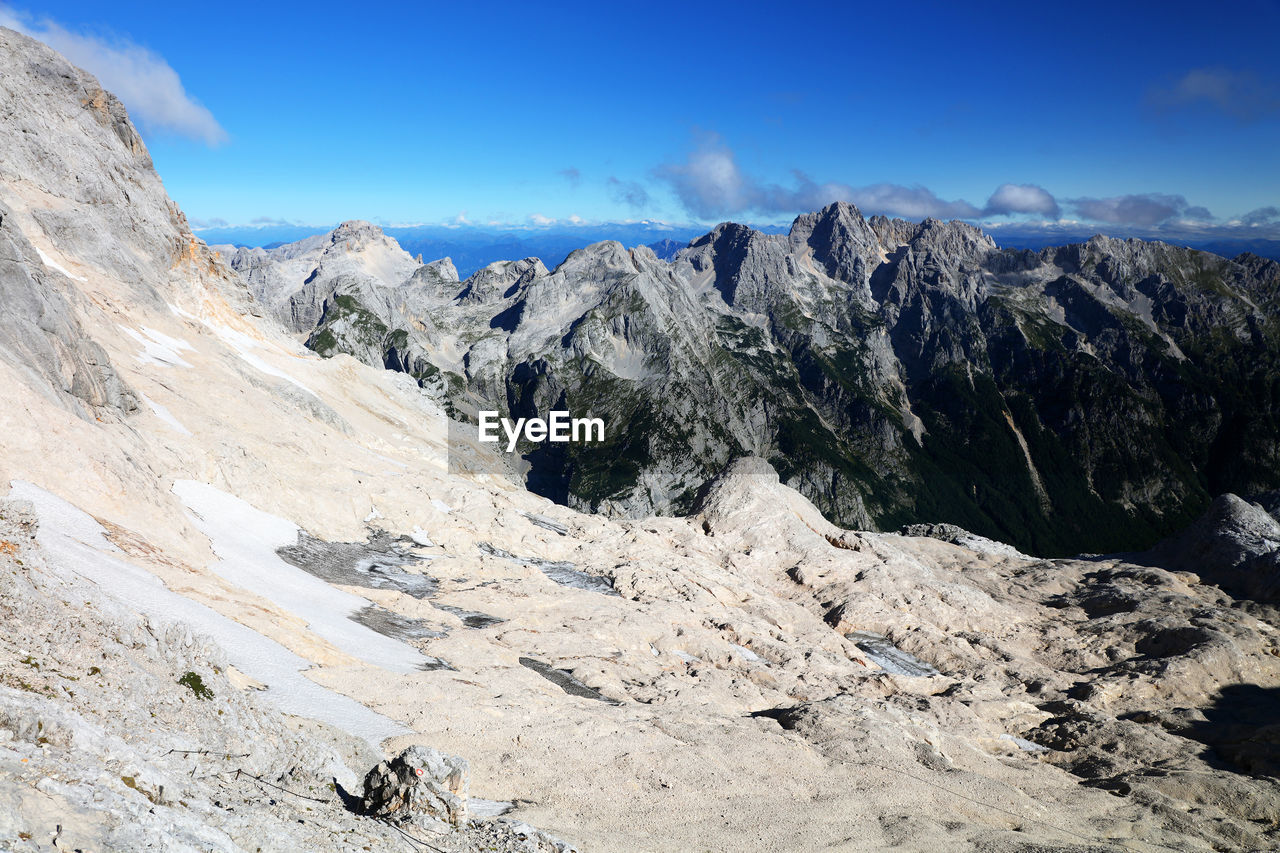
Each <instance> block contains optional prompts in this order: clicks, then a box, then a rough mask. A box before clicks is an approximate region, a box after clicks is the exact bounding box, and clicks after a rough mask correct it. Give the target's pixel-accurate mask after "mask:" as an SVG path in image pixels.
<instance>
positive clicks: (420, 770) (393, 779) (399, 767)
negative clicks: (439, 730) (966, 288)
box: [363, 746, 471, 827]
mask: <svg viewBox="0 0 1280 853" xmlns="http://www.w3.org/2000/svg"><path fill="white" fill-rule="evenodd" d="M470 774H471V768H470V765H468V764H467V761H466V759H465V758H458V757H457V756H453V755H446V754H444V753H443V752H441V751H439V750H438V749H433V748H431V747H429V746H411V747H409V748H408V749H406V750H405V751H404V752H402V753H400V754H399V755H397V756H396V757H395V758H393V759H391V760H390V761H383V762H382V763H381V764H379V765H378V766H377V767H374V768H373V769H372V770H370V771H369V773H368V774H367V775H366V776H365V777H364V800H363V808H364V813H365V814H368V815H373V816H375V817H390V818H395V819H396V820H399V821H404V822H408V823H419V822H422V821H423V820H427V821H440V822H442V823H447V824H449V825H451V826H454V827H463V826H466V823H467V792H468V789H469V786H470Z"/></svg>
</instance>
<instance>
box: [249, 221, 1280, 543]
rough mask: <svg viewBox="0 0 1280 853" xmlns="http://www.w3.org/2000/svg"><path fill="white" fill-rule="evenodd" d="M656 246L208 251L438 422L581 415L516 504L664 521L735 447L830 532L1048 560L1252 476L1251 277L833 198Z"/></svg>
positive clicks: (347, 231)
mask: <svg viewBox="0 0 1280 853" xmlns="http://www.w3.org/2000/svg"><path fill="white" fill-rule="evenodd" d="M665 248H666V250H667V251H666V254H668V255H669V256H670V260H666V259H663V258H659V257H658V256H657V255H656V254H655V253H654V252H653V251H652V250H651V249H649V248H647V247H638V248H633V249H627V248H625V247H624V246H623V245H622V244H620V243H617V242H603V243H597V244H593V245H591V246H588V247H585V248H582V249H580V250H577V251H575V252H573V253H572V254H570V255H569V256H568V257H567V258H566V259H565V260H564V261H563V262H562V263H560V264H559V265H558V266H556V267H555V268H554V269H548V268H547V267H546V266H545V265H544V264H543V263H542V262H541V261H540V260H538V259H536V258H525V259H523V260H518V261H504V262H496V263H493V264H490V265H488V266H487V267H485V268H484V269H482V270H479V271H477V272H475V273H473V274H472V275H471V276H469V277H466V278H465V279H460V277H459V274H458V272H457V270H456V268H455V267H454V265H453V264H452V263H451V261H450V260H449V259H445V260H441V261H433V262H431V263H427V264H423V263H421V262H419V261H417V260H415V259H413V258H412V257H410V255H409V254H408V253H407V252H405V251H404V250H403V249H402V248H401V247H399V246H398V245H397V244H396V242H395V241H394V240H393V239H391V238H390V237H389V236H388V235H386V234H384V233H383V232H382V231H381V230H380V229H378V228H377V227H376V226H372V225H370V224H368V223H360V222H350V223H345V224H343V225H342V226H340V227H339V228H337V229H335V230H334V231H332V232H330V233H328V234H326V235H317V236H314V237H309V238H307V239H305V240H303V241H300V242H297V243H292V244H287V245H285V246H281V247H278V248H275V249H271V250H262V249H250V248H240V249H236V250H232V251H228V253H227V258H228V261H229V263H230V265H231V266H232V267H233V268H234V269H236V270H237V271H239V272H240V273H241V274H242V276H243V277H244V279H245V281H246V282H247V284H248V287H249V289H250V290H251V291H252V293H253V295H254V297H255V298H256V299H257V300H259V301H260V302H261V303H262V304H263V305H264V306H265V308H266V309H267V310H268V311H269V312H270V313H272V314H273V315H274V316H276V317H277V318H278V319H279V320H280V321H281V322H283V323H284V324H285V325H286V327H287V328H289V329H290V330H292V331H293V332H294V333H296V334H298V335H299V336H300V337H301V338H303V339H305V340H306V343H307V346H308V347H310V348H311V349H313V350H315V351H317V352H319V353H320V354H322V355H326V356H331V355H334V354H337V353H346V354H349V355H352V356H354V357H355V358H357V359H359V360H361V361H364V362H365V363H367V364H370V365H375V366H384V367H387V368H389V369H392V370H398V371H401V372H404V373H407V374H409V375H411V376H413V377H414V378H415V379H416V380H417V381H419V382H420V383H421V384H422V385H423V386H424V387H427V388H430V389H433V391H434V393H436V394H437V396H438V398H439V399H440V400H441V401H442V402H446V403H447V404H448V405H449V406H450V407H451V411H454V412H466V411H471V412H474V411H475V410H476V409H478V408H497V409H499V410H501V411H502V412H503V413H504V414H509V415H510V416H512V417H534V416H540V415H541V416H545V415H546V413H547V412H549V411H551V410H553V409H568V410H570V411H572V412H574V413H575V414H579V413H581V414H583V415H586V414H591V415H593V416H600V417H603V418H604V419H605V421H606V423H607V424H608V441H606V442H605V443H603V444H595V445H570V446H563V445H561V446H541V447H537V448H532V447H531V448H528V453H527V454H526V461H527V463H528V471H527V476H526V481H527V484H528V485H529V487H530V488H531V489H533V490H534V491H536V492H538V493H539V494H543V495H546V496H548V497H551V498H552V499H554V500H556V501H558V502H561V503H567V504H568V505H570V506H573V507H575V508H579V509H583V510H587V511H603V512H609V513H613V514H618V515H624V516H632V517H635V516H643V515H646V514H649V513H653V512H658V513H684V512H687V511H688V510H689V509H690V508H691V507H692V506H693V504H694V501H695V499H696V497H697V495H698V492H699V489H700V488H701V486H702V485H703V484H704V483H705V482H707V481H708V480H709V479H710V478H711V477H713V476H714V475H715V473H716V472H718V471H719V470H720V469H721V468H723V466H724V465H726V464H727V463H728V462H730V461H732V460H733V459H735V458H739V457H742V456H748V455H755V456H761V457H764V458H767V459H769V460H770V461H771V462H772V463H773V464H774V466H775V467H776V468H777V469H778V470H779V472H780V473H781V474H782V476H783V480H784V482H786V483H787V484H788V485H790V486H792V487H794V488H796V489H798V490H799V491H800V492H801V493H802V494H804V495H805V496H806V497H808V498H810V499H811V500H813V501H814V503H815V504H816V505H817V506H818V507H819V508H820V509H821V510H822V511H823V512H824V514H825V515H826V516H827V517H828V518H829V519H831V520H832V521H833V522H836V523H838V524H841V525H843V526H851V527H861V528H878V529H896V528H898V527H900V526H902V525H905V524H912V523H921V522H948V523H954V524H957V525H960V526H962V527H965V528H967V529H969V530H972V531H974V532H976V533H979V534H981V535H984V536H988V537H991V538H995V539H1000V540H1002V541H1006V542H1009V543H1011V544H1014V545H1015V546H1017V547H1019V548H1021V549H1023V550H1025V551H1027V552H1030V553H1037V554H1049V555H1051V554H1065V553H1076V552H1078V551H1093V552H1114V551H1124V550H1139V549H1142V548H1146V547H1148V546H1150V545H1151V544H1153V543H1154V542H1155V541H1157V540H1158V539H1160V538H1161V537H1162V536H1165V535H1167V534H1169V533H1171V532H1173V531H1174V530H1177V529H1180V528H1181V527H1183V526H1185V525H1186V524H1187V523H1189V522H1190V521H1191V520H1192V519H1193V518H1195V517H1196V516H1197V515H1199V514H1200V513H1201V512H1202V511H1203V510H1204V509H1205V507H1206V506H1207V505H1208V502H1209V500H1210V499H1211V498H1212V497H1213V496H1214V495H1217V494H1221V493H1223V492H1236V493H1240V494H1256V493H1261V492H1265V491H1267V490H1270V489H1274V488H1276V487H1277V485H1280V453H1278V450H1280V448H1278V447H1277V438H1276V437H1277V430H1276V418H1277V409H1276V407H1277V395H1276V386H1275V382H1276V379H1275V377H1276V376H1277V375H1280V373H1278V369H1280V364H1278V363H1277V361H1278V357H1280V337H1278V332H1280V327H1278V326H1277V309H1278V308H1280V306H1278V305H1277V301H1276V299H1277V291H1278V289H1280V263H1277V262H1275V261H1271V260H1267V259H1264V258H1261V257H1259V256H1256V255H1251V254H1242V255H1239V256H1237V257H1236V258H1234V259H1226V258H1222V257H1219V256H1216V255H1212V254H1209V253H1206V252H1200V251H1196V250H1191V249H1187V248H1183V247H1178V246H1172V245H1169V244H1165V243H1159V242H1145V241H1139V240H1115V239H1110V238H1105V237H1094V238H1092V239H1090V240H1088V241H1087V242H1084V243H1077V244H1071V245H1067V246H1062V247H1058V248H1052V249H1043V250H1040V251H1031V250H1010V249H1000V248H999V247H997V246H996V244H995V243H994V242H993V240H992V239H991V238H990V237H989V236H987V235H986V234H984V233H983V232H982V231H980V230H979V229H977V228H976V227H974V226H971V225H968V224H965V223H962V222H941V221H938V220H932V219H930V220H925V221H924V222H920V223H911V222H906V221H903V220H890V219H886V218H884V217H878V216H877V217H872V218H870V219H867V218H864V217H863V216H862V214H861V213H860V212H859V211H858V210H857V209H856V208H855V207H853V206H851V205H847V204H833V205H831V206H829V207H827V208H824V209H823V210H821V211H817V212H814V213H811V214H806V215H803V216H800V217H798V218H797V219H796V220H795V222H794V224H793V225H792V227H791V229H790V231H789V233H787V234H765V233H762V232H760V231H757V230H754V229H752V228H749V227H746V226H743V225H736V224H732V223H725V224H723V225H720V226H718V227H717V228H715V229H714V230H713V231H711V232H710V233H707V234H704V235H702V236H701V237H698V238H696V239H694V240H692V241H691V242H690V243H689V245H688V246H687V247H685V248H682V249H678V250H676V251H674V252H672V251H671V250H672V249H673V248H674V247H671V246H667V247H665Z"/></svg>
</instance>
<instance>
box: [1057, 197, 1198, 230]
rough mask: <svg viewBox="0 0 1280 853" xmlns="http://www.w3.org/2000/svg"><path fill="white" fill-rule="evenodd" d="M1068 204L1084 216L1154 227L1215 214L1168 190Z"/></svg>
mask: <svg viewBox="0 0 1280 853" xmlns="http://www.w3.org/2000/svg"><path fill="white" fill-rule="evenodd" d="M1067 203H1068V204H1070V205H1071V206H1072V207H1073V208H1075V210H1076V212H1077V213H1078V214H1079V215H1080V216H1081V218H1083V219H1088V220H1091V221H1093V222H1106V223H1110V224H1112V225H1137V226H1141V227H1150V226H1153V225H1162V224H1164V223H1166V222H1170V221H1174V220H1180V221H1187V222H1207V221H1209V220H1211V219H1213V214H1211V213H1210V212H1209V211H1208V210H1206V209H1205V208H1203V207H1197V206H1193V205H1191V204H1188V203H1187V200H1186V199H1185V198H1183V197H1182V196H1180V195H1165V194H1164V193H1138V194H1135V195H1119V196H1112V197H1110V198H1074V199H1069V200H1068V202H1067Z"/></svg>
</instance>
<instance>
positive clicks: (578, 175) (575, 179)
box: [556, 166, 582, 190]
mask: <svg viewBox="0 0 1280 853" xmlns="http://www.w3.org/2000/svg"><path fill="white" fill-rule="evenodd" d="M556 174H557V175H559V176H560V177H562V178H564V179H565V180H566V181H568V182H569V186H571V187H573V188H574V189H575V190H576V189H577V188H578V184H580V183H582V172H580V171H578V169H577V167H575V166H570V167H569V168H567V169H561V170H560V171H559V172H556Z"/></svg>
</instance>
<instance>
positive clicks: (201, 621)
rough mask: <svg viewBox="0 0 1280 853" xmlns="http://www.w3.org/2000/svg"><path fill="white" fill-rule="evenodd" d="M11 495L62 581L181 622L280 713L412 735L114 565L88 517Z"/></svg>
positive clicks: (231, 625)
mask: <svg viewBox="0 0 1280 853" xmlns="http://www.w3.org/2000/svg"><path fill="white" fill-rule="evenodd" d="M11 485H12V492H11V493H10V497H12V498H17V499H20V500H28V501H31V503H32V504H33V505H34V506H35V509H36V513H37V515H38V516H39V518H40V528H39V531H38V533H37V538H38V539H39V541H40V544H41V545H42V546H43V547H44V549H45V551H46V552H47V554H48V556H49V566H50V568H51V569H52V570H54V571H55V572H57V573H58V574H60V575H61V576H62V577H69V576H72V575H79V576H80V577H83V578H85V579H87V580H88V581H90V582H92V583H93V584H94V585H95V586H97V587H98V588H99V589H101V590H102V592H103V594H104V595H105V596H106V597H108V598H111V599H113V600H115V601H117V602H119V603H120V604H122V605H124V606H126V607H128V608H129V609H131V610H134V611H136V612H139V613H142V614H144V615H146V616H150V617H153V618H155V619H157V620H159V621H162V622H181V623H184V624H186V625H189V626H190V627H191V628H192V629H193V630H195V631H197V632H199V633H201V634H204V635H206V636H208V637H210V638H211V639H212V640H213V641H214V642H216V643H217V644H218V645H219V646H221V647H222V649H223V650H224V651H225V652H226V654H227V660H228V661H229V662H230V663H231V665H232V666H234V667H235V668H236V669H238V670H240V671H241V672H243V673H244V674H245V675H247V676H249V677H250V678H253V679H254V680H256V681H260V682H262V683H264V684H266V685H267V689H266V690H265V691H264V692H263V695H264V696H265V697H266V698H267V699H268V700H269V701H271V702H272V703H273V704H274V705H275V706H276V707H278V708H279V709H280V710H281V711H283V712H285V713H286V714H294V715H296V716H300V717H309V718H311V719H315V720H320V721H321V722H325V723H328V724H330V725H332V726H336V727H338V728H340V729H342V730H343V731H346V732H348V733H350V734H352V735H354V736H356V737H362V738H364V739H365V740H367V741H369V742H370V743H372V744H374V745H375V746H377V745H378V744H380V743H381V742H382V741H383V740H385V739H386V738H389V737H395V736H397V735H402V734H408V733H409V732H410V729H408V728H406V727H405V726H403V725H401V724H400V723H397V722H395V721H394V720H391V719H389V718H387V717H384V716H382V715H381V714H378V713H375V712H373V711H371V710H369V709H368V708H366V707H365V706H364V705H361V704H360V703H359V702H356V701H355V700H353V699H350V698H348V697H346V696H343V695H342V694H340V693H336V692H334V691H332V690H329V689H327V688H324V687H321V686H320V685H319V684H316V683H315V682H314V681H311V680H310V679H309V678H307V677H306V676H305V675H303V670H306V669H309V668H310V667H311V666H312V664H311V662H310V661H308V660H306V659H305V658H302V657H300V656H299V655H296V654H294V653H293V652H291V651H289V650H288V649H286V648H285V647H284V646H282V645H280V644H279V643H277V642H275V641H274V640H270V639H268V638H266V637H264V636H262V635H261V634H259V633H258V632H257V631H254V630H253V629H252V628H249V627H246V626H244V625H241V624H240V623H238V622H234V621H232V620H231V619H228V618H227V617H226V616H223V615H222V614H221V613H218V612H217V611H215V610H213V609H211V608H209V607H206V606H205V605H203V604H200V603H198V602H195V601H192V600H191V599H189V598H185V597H183V596H181V595H178V594H177V593H175V592H173V591H171V590H169V589H168V588H167V587H166V586H165V585H164V584H163V583H162V582H161V581H160V579H159V578H157V577H156V576H155V575H153V574H151V573H150V572H148V571H146V570H145V569H142V568H140V567H138V566H135V565H133V564H131V563H127V562H125V561H124V560H122V559H120V558H119V557H118V556H116V555H118V554H121V553H122V552H121V551H120V549H119V548H117V547H116V546H115V545H114V544H113V543H112V542H111V541H110V540H109V539H107V536H106V531H105V530H104V529H103V528H102V526H101V525H100V524H98V522H97V521H96V520H94V518H93V517H92V516H90V515H89V514H88V513H85V512H83V511H82V510H80V509H78V508H77V507H75V506H73V505H72V504H70V503H68V502H67V501H65V500H63V499H62V498H60V497H58V496H57V495H54V494H52V493H50V492H46V491H45V490H44V489H41V488H39V487H38V486H34V485H32V484H31V483H25V482H22V481H19V480H15V481H14V482H13V483H12V484H11Z"/></svg>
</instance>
